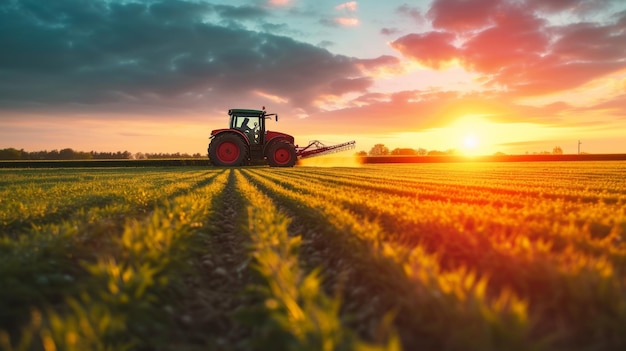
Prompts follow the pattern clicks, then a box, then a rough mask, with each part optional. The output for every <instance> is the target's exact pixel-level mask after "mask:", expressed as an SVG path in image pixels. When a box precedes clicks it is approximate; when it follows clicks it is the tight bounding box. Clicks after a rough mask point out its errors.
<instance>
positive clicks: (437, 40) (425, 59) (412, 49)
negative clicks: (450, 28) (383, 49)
mask: <svg viewBox="0 0 626 351" xmlns="http://www.w3.org/2000/svg"><path fill="white" fill-rule="evenodd" d="M454 39H455V35H454V34H452V33H448V32H428V33H420V34H415V33H413V34H408V35H405V36H403V37H400V38H398V39H397V40H395V41H393V42H391V43H390V45H391V47H392V48H394V49H396V50H397V51H399V52H400V53H401V54H403V55H404V56H406V57H409V58H412V59H414V60H415V61H417V62H419V63H421V64H423V65H425V66H428V67H432V68H435V69H438V68H440V67H441V66H442V64H444V63H446V62H447V61H450V60H452V59H454V58H456V57H458V49H457V48H456V47H455V46H454V45H453V44H452V42H453V41H454Z"/></svg>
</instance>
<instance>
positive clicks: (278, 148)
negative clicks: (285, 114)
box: [267, 140, 297, 167]
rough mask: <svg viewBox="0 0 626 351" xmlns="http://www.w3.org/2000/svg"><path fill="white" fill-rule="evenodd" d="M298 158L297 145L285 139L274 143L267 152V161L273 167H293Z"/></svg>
mask: <svg viewBox="0 0 626 351" xmlns="http://www.w3.org/2000/svg"><path fill="white" fill-rule="evenodd" d="M296 160H297V156H296V148H295V146H293V144H291V143H289V142H287V141H284V140H281V141H277V142H275V143H274V144H272V145H271V146H270V148H269V150H268V152H267V162H268V163H269V164H270V166H272V167H293V165H295V164H296Z"/></svg>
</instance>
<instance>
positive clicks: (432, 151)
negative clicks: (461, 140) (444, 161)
mask: <svg viewBox="0 0 626 351" xmlns="http://www.w3.org/2000/svg"><path fill="white" fill-rule="evenodd" d="M426 155H428V156H442V155H446V153H445V152H443V151H439V150H430V151H428V153H427V154H426Z"/></svg>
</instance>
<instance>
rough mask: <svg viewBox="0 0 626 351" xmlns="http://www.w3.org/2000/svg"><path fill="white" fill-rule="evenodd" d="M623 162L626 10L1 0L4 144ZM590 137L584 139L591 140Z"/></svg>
mask: <svg viewBox="0 0 626 351" xmlns="http://www.w3.org/2000/svg"><path fill="white" fill-rule="evenodd" d="M262 106H266V109H267V111H268V112H272V113H278V115H279V120H278V121H277V122H276V121H271V122H268V124H267V128H268V129H270V130H275V131H281V132H284V133H288V134H291V135H293V136H294V137H295V140H296V144H298V145H299V146H305V145H306V144H308V142H309V141H311V140H320V141H322V142H323V143H326V144H333V143H341V142H344V141H349V140H355V141H356V144H357V146H356V149H357V151H359V150H363V151H369V150H370V149H371V148H372V147H373V145H375V144H378V143H382V144H385V145H386V146H387V147H388V148H389V149H390V150H393V149H395V148H414V149H417V148H423V149H426V150H442V151H443V150H449V149H456V150H459V151H460V152H464V153H468V154H472V153H473V154H493V153H496V152H503V153H507V154H524V153H535V152H543V151H552V150H553V148H554V147H556V146H559V147H561V148H562V150H563V152H564V153H577V152H578V150H579V148H580V151H581V152H587V153H626V2H624V1H622V0H550V1H548V0H433V1H421V0H417V1H415V0H414V1H409V0H385V1H377V0H367V1H366V0H362V1H348V2H345V1H329V0H309V1H304V0H229V1H205V0H144V1H140V0H48V1H41V0H0V148H9V147H13V148H17V149H25V150H26V151H40V150H54V149H63V148H72V149H74V150H77V151H91V150H95V151H112V152H114V151H125V150H127V151H130V152H133V153H136V152H149V153H159V152H163V153H174V152H181V153H190V154H195V153H201V154H206V149H207V144H208V142H209V139H208V137H209V135H210V132H211V130H212V129H219V128H225V127H227V125H228V115H227V111H228V109H230V108H249V109H260V108H261V107H262ZM579 142H580V144H579Z"/></svg>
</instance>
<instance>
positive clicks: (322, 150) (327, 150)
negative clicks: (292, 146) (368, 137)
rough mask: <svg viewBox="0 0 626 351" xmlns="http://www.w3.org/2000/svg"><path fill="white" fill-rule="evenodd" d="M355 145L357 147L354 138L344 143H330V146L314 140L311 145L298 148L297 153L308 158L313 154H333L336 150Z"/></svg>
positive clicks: (351, 147) (349, 148) (348, 148)
mask: <svg viewBox="0 0 626 351" xmlns="http://www.w3.org/2000/svg"><path fill="white" fill-rule="evenodd" d="M354 147H355V141H354V140H353V141H348V142H345V143H342V144H337V145H330V146H326V145H324V144H322V143H321V142H320V141H319V140H313V141H311V142H310V143H309V145H307V146H305V147H298V148H296V155H298V157H299V158H307V157H313V156H321V155H327V154H332V153H335V152H340V151H345V150H352V149H354Z"/></svg>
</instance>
